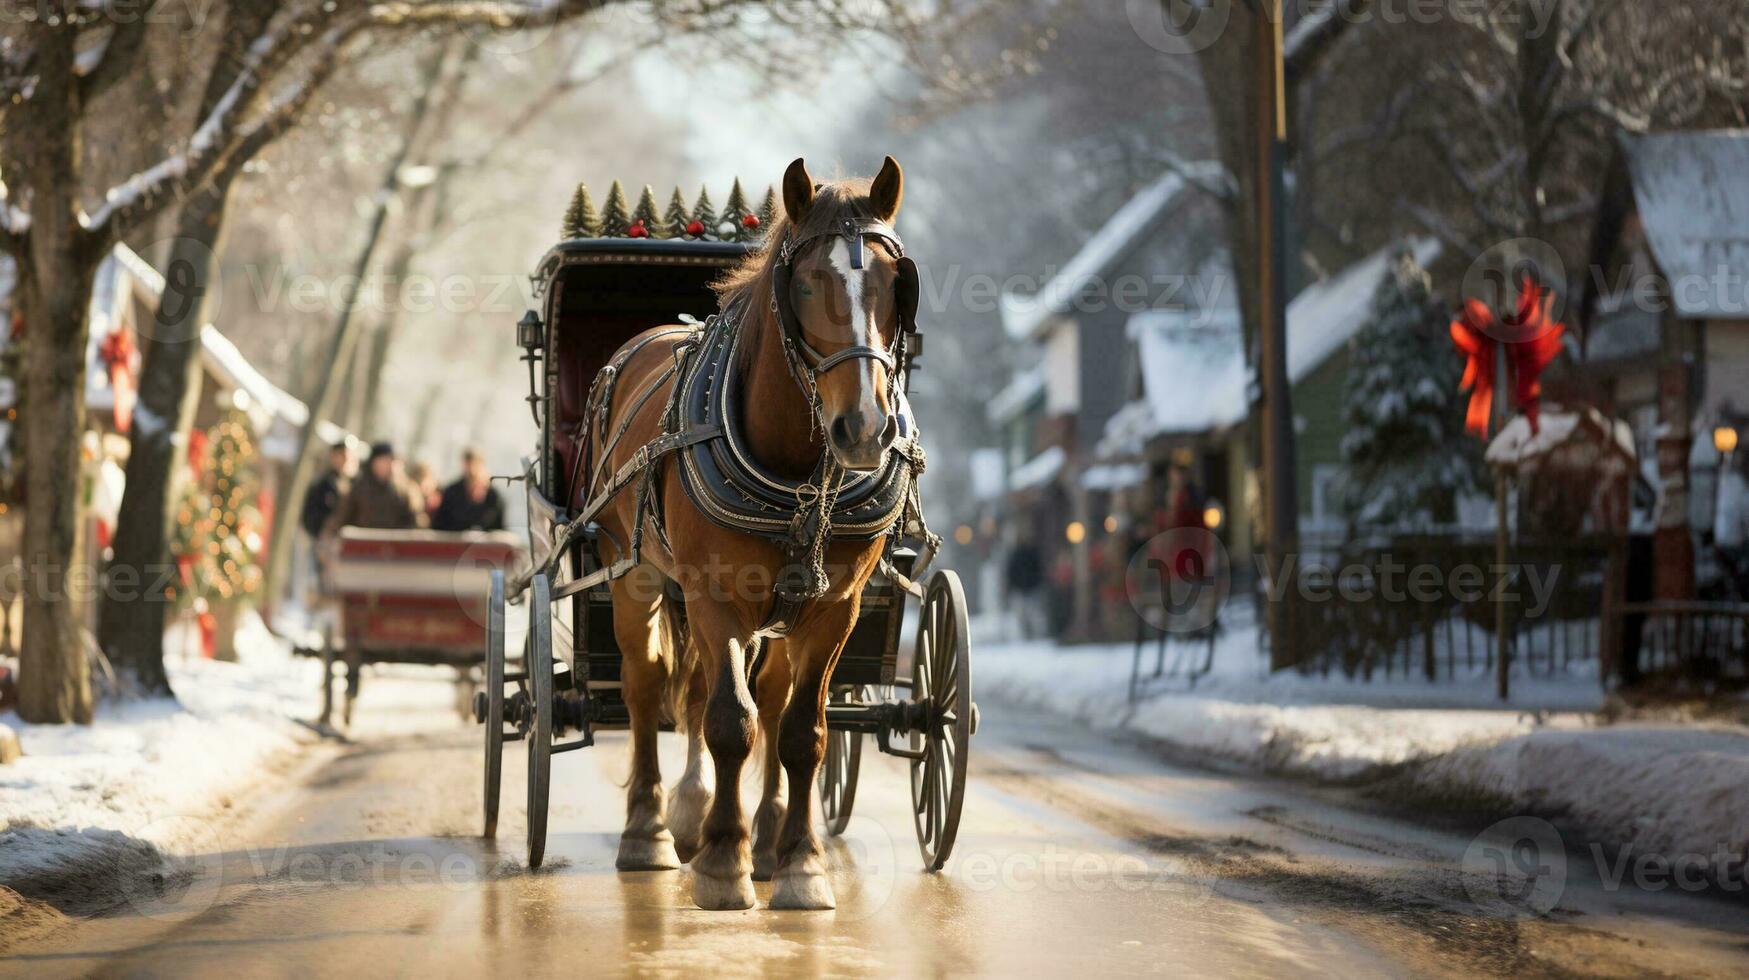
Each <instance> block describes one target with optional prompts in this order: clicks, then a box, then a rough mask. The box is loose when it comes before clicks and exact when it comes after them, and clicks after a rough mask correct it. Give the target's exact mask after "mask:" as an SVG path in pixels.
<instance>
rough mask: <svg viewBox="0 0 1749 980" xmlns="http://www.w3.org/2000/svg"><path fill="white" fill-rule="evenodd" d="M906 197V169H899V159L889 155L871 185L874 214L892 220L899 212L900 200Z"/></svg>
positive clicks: (869, 197)
mask: <svg viewBox="0 0 1749 980" xmlns="http://www.w3.org/2000/svg"><path fill="white" fill-rule="evenodd" d="M904 198H905V171H903V170H901V169H899V161H897V160H895V159H893V158H892V157H887V159H886V162H885V163H883V164H881V172H880V173H878V174H876V175H875V179H874V183H873V184H870V185H869V188H868V200H869V204H870V205H871V206H872V208H873V209H874V215H875V217H876V218H879V219H880V220H882V221H891V220H893V216H894V215H897V214H898V213H899V202H900V201H902V200H904Z"/></svg>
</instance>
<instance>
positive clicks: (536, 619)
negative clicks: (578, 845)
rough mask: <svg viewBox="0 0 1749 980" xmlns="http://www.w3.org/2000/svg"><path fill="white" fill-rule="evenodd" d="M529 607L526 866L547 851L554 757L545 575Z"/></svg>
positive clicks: (539, 579) (548, 599)
mask: <svg viewBox="0 0 1749 980" xmlns="http://www.w3.org/2000/svg"><path fill="white" fill-rule="evenodd" d="M530 591H531V594H532V596H533V598H531V599H530V600H529V604H528V663H527V664H525V665H524V666H525V668H526V670H527V673H528V695H529V700H530V701H531V702H532V703H531V704H530V705H529V710H528V714H529V725H528V731H527V733H526V734H525V735H524V738H525V740H526V741H527V742H528V866H529V868H530V870H532V869H534V868H538V867H540V863H541V858H542V857H544V856H545V855H546V850H547V785H548V780H549V777H550V776H551V774H552V754H553V609H552V606H553V600H552V586H551V584H550V583H549V582H548V581H547V577H546V575H545V573H542V574H539V575H536V576H535V577H534V583H533V585H532V586H531V589H530Z"/></svg>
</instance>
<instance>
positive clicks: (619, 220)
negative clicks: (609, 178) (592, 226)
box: [596, 180, 632, 238]
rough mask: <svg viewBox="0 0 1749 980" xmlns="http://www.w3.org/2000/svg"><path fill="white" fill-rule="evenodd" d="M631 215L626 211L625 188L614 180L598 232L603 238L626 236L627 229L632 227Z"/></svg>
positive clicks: (602, 211)
mask: <svg viewBox="0 0 1749 980" xmlns="http://www.w3.org/2000/svg"><path fill="white" fill-rule="evenodd" d="M631 223H632V220H631V215H629V214H627V213H626V192H625V188H623V187H621V186H619V181H617V180H616V181H614V182H613V186H612V187H611V188H608V191H607V203H606V204H604V205H602V208H601V221H600V223H599V226H598V228H597V229H596V233H597V234H599V235H600V236H601V237H602V238H624V237H625V234H626V229H627V228H629V227H631Z"/></svg>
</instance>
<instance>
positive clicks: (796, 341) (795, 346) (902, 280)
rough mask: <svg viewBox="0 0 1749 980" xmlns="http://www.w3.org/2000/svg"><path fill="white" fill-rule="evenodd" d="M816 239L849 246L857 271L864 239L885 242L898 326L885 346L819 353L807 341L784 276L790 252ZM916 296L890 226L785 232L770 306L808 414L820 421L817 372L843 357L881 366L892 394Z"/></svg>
mask: <svg viewBox="0 0 1749 980" xmlns="http://www.w3.org/2000/svg"><path fill="white" fill-rule="evenodd" d="M822 238H842V239H844V241H845V243H846V244H847V245H848V246H849V247H850V267H851V268H852V269H855V270H861V269H863V268H864V267H865V265H866V261H865V258H864V256H865V253H866V252H867V249H866V247H865V246H864V244H863V240H864V239H865V238H873V239H875V240H877V241H879V242H880V243H881V244H883V245H885V246H886V247H887V249H888V250H889V251H891V252H892V253H893V255H894V257H895V258H896V259H897V260H898V264H899V276H898V280H897V282H896V286H895V288H896V290H897V293H898V296H897V301H898V307H899V331H898V333H897V335H895V336H894V338H893V343H892V346H891V347H890V348H882V347H871V346H869V345H867V344H855V345H852V346H850V347H845V348H843V349H842V350H836V351H833V352H832V353H830V354H823V353H821V352H820V351H819V350H818V349H817V348H815V347H814V345H812V344H810V343H808V340H807V337H806V336H805V333H804V331H803V330H802V323H801V318H800V317H799V316H797V315H796V311H795V309H794V308H793V307H792V306H791V305H790V301H789V287H790V280H791V278H792V277H793V275H794V273H795V264H794V263H795V257H796V254H797V253H798V252H800V251H801V249H802V247H803V246H805V245H807V244H809V243H811V242H814V241H817V240H819V239H822ZM919 295H920V290H919V287H918V278H917V263H915V262H913V261H912V260H911V259H910V258H908V257H906V255H905V244H904V242H902V241H900V240H899V233H898V232H897V231H895V230H894V229H893V226H892V225H890V224H887V223H886V222H884V221H877V220H875V219H873V218H845V219H844V220H843V221H841V222H839V223H838V225H837V226H835V227H833V228H829V229H827V230H825V231H820V232H816V233H814V234H812V235H808V236H805V237H800V238H797V237H787V238H785V239H784V240H783V243H782V244H781V245H779V246H778V249H777V264H776V266H775V268H774V270H773V273H772V277H771V310H772V312H773V313H775V314H776V315H777V321H778V324H779V325H780V326H781V327H782V331H783V356H784V360H785V362H787V363H788V365H789V372H790V376H791V377H793V378H794V379H795V382H796V384H797V385H798V386H799V387H800V388H801V389H802V394H803V395H805V396H807V398H808V400H809V402H810V403H811V404H812V406H813V410H814V418H815V421H816V422H817V423H821V424H823V422H824V419H823V418H822V417H821V413H822V411H823V410H822V407H821V404H820V389H819V377H820V375H822V374H825V373H826V372H827V371H830V370H832V369H833V368H835V367H837V366H838V365H840V364H843V363H844V362H846V361H855V360H870V361H875V362H877V363H879V364H881V365H882V366H884V367H885V368H886V369H887V388H888V390H887V394H888V395H889V396H891V395H893V394H894V392H895V391H896V390H897V389H898V388H899V386H900V385H901V384H902V375H903V374H904V372H905V370H906V368H908V367H909V364H908V360H909V359H908V357H907V355H906V346H907V345H906V338H907V337H908V336H909V335H911V334H914V333H915V332H916V330H917V301H918V297H919Z"/></svg>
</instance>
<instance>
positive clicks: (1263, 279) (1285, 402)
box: [1251, 0, 1300, 670]
mask: <svg viewBox="0 0 1749 980" xmlns="http://www.w3.org/2000/svg"><path fill="white" fill-rule="evenodd" d="M1251 10H1252V13H1253V15H1254V16H1253V17H1252V21H1253V23H1254V24H1255V25H1256V35H1255V42H1254V43H1253V45H1252V49H1253V51H1254V53H1255V72H1254V75H1253V78H1254V84H1255V86H1256V92H1257V111H1256V126H1257V188H1256V194H1257V208H1256V218H1257V229H1256V239H1257V280H1258V283H1257V299H1258V303H1257V307H1258V312H1259V314H1260V316H1259V324H1258V325H1259V327H1260V330H1259V336H1258V346H1257V357H1258V364H1257V369H1258V370H1257V373H1258V375H1259V380H1260V381H1261V382H1262V388H1263V416H1262V421H1263V473H1264V494H1265V511H1266V514H1265V518H1266V520H1267V528H1266V529H1267V532H1268V535H1269V536H1268V539H1267V544H1266V546H1265V551H1264V556H1265V558H1266V559H1267V564H1268V566H1269V574H1271V575H1292V574H1293V573H1294V572H1295V571H1296V570H1297V563H1296V568H1290V567H1289V566H1288V564H1287V562H1288V559H1289V557H1290V556H1292V555H1294V554H1295V553H1296V552H1297V551H1298V550H1299V537H1300V533H1299V514H1300V508H1299V485H1298V482H1297V477H1296V472H1297V470H1296V466H1295V460H1294V409H1293V392H1292V390H1291V388H1292V386H1291V383H1290V382H1289V380H1288V373H1287V241H1286V237H1287V235H1286V221H1285V220H1284V215H1285V213H1286V208H1285V203H1286V202H1285V198H1286V180H1285V173H1286V169H1287V153H1288V145H1287V83H1286V74H1287V72H1286V65H1285V64H1284V62H1283V57H1282V55H1283V52H1282V29H1283V26H1284V25H1283V23H1282V9H1281V0H1252V2H1251ZM1277 585H1278V588H1279V587H1280V586H1281V585H1282V583H1277ZM1287 585H1288V587H1286V588H1280V591H1278V592H1276V594H1277V595H1279V596H1281V600H1280V601H1275V602H1270V603H1269V666H1270V669H1271V670H1281V669H1283V668H1285V667H1291V666H1293V665H1294V664H1296V663H1297V662H1298V660H1299V657H1298V655H1297V654H1298V651H1297V648H1296V644H1295V642H1294V640H1295V630H1294V624H1293V607H1294V596H1295V591H1294V589H1293V588H1292V587H1291V583H1287Z"/></svg>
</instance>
